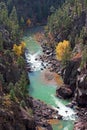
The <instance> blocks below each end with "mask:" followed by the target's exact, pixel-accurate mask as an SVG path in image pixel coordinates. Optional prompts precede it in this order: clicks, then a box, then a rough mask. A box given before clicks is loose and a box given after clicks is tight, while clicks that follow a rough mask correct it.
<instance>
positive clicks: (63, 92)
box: [56, 85, 72, 99]
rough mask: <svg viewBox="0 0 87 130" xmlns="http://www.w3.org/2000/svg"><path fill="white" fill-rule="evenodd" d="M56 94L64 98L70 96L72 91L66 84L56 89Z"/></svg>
mask: <svg viewBox="0 0 87 130" xmlns="http://www.w3.org/2000/svg"><path fill="white" fill-rule="evenodd" d="M56 96H57V97H60V98H64V99H68V98H71V97H72V91H71V89H70V88H68V87H67V86H66V85H65V86H63V87H60V88H58V89H57V90H56Z"/></svg>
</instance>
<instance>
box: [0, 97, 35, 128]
mask: <svg viewBox="0 0 87 130" xmlns="http://www.w3.org/2000/svg"><path fill="white" fill-rule="evenodd" d="M28 105H29V104H28ZM29 109H30V107H29V106H26V108H23V107H20V105H19V104H18V103H14V102H13V101H11V100H10V99H7V98H5V97H4V96H0V130H35V122H34V118H33V116H32V115H31V114H30V113H29V112H28V110H29Z"/></svg>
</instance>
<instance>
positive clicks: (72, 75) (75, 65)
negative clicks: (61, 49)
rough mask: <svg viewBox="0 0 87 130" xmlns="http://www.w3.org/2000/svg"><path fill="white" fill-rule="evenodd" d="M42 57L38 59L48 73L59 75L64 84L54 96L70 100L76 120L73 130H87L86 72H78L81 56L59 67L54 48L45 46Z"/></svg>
mask: <svg viewBox="0 0 87 130" xmlns="http://www.w3.org/2000/svg"><path fill="white" fill-rule="evenodd" d="M42 48H43V53H44V55H43V56H42V57H40V59H41V60H42V62H44V61H45V62H47V63H48V65H47V66H46V67H45V68H48V69H49V70H50V71H53V72H56V73H58V74H60V75H61V76H62V78H63V82H64V84H63V85H62V86H60V87H58V88H57V90H56V96H57V97H59V98H63V99H70V98H71V99H72V102H71V103H70V104H69V107H71V108H73V109H75V111H76V113H77V116H78V118H77V119H78V120H77V121H76V122H75V126H74V130H77V129H79V130H86V129H87V123H86V121H87V108H86V106H87V103H86V99H87V95H86V88H87V87H86V86H87V80H86V77H87V71H84V70H83V71H80V68H79V67H80V63H81V55H79V56H78V57H77V56H76V57H75V58H73V59H72V60H71V61H70V62H69V63H68V64H67V66H66V68H63V69H62V67H61V64H60V62H59V61H58V60H57V59H56V56H55V51H54V50H55V48H54V47H46V44H43V45H42ZM78 106H79V107H78ZM80 107H84V108H80Z"/></svg>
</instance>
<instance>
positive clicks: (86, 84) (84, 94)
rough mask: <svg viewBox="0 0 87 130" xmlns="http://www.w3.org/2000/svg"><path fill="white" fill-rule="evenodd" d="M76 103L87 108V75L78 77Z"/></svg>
mask: <svg viewBox="0 0 87 130" xmlns="http://www.w3.org/2000/svg"><path fill="white" fill-rule="evenodd" d="M76 101H77V103H78V104H79V105H80V106H87V102H86V101H87V73H84V74H81V75H79V76H78V79H77V96H76Z"/></svg>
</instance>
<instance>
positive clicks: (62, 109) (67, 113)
mask: <svg viewBox="0 0 87 130" xmlns="http://www.w3.org/2000/svg"><path fill="white" fill-rule="evenodd" d="M51 96H52V97H53V100H54V102H55V105H56V106H57V107H54V106H53V108H54V109H55V110H58V113H59V114H60V115H61V116H63V119H64V120H75V112H74V111H73V110H72V109H71V108H69V107H66V106H65V105H64V104H62V103H61V102H60V101H58V99H57V98H56V97H55V96H54V95H51Z"/></svg>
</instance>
